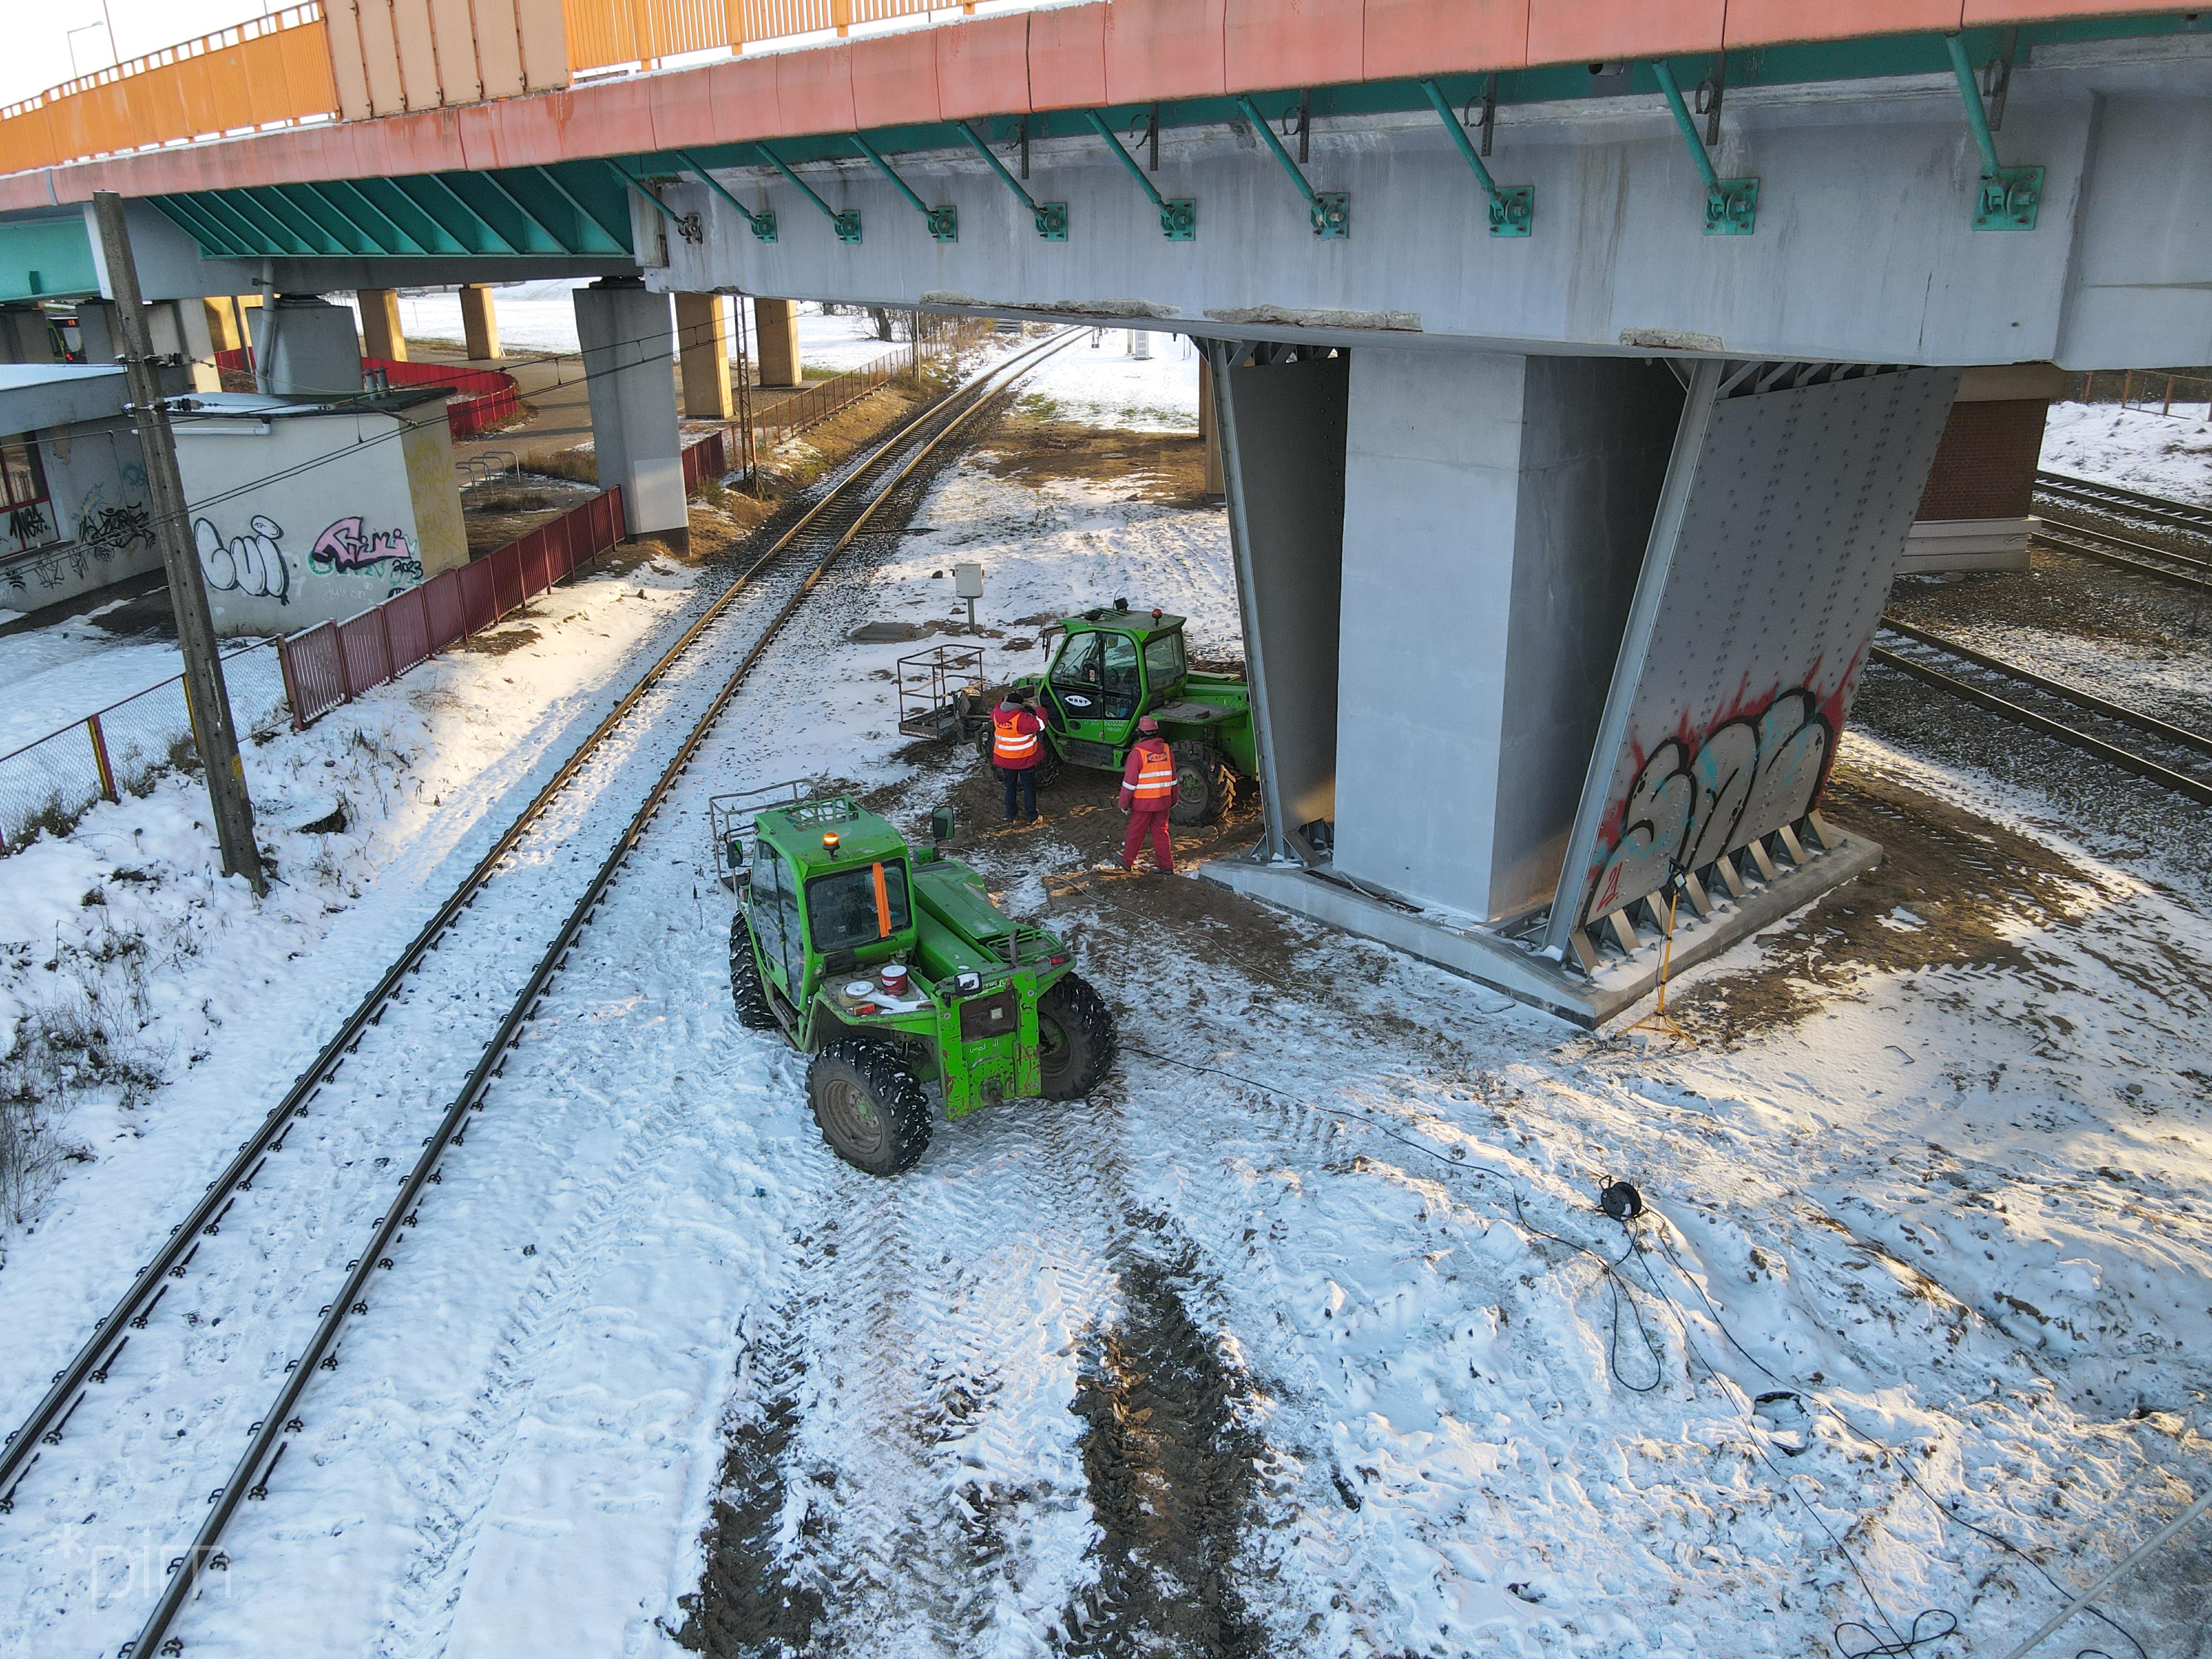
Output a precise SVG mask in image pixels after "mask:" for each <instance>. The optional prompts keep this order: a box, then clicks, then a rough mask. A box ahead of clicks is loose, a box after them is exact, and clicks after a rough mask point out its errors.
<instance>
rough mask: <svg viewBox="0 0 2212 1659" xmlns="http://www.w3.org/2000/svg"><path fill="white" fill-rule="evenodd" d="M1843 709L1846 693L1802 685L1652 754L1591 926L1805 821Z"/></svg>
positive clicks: (1593, 896) (1596, 882)
mask: <svg viewBox="0 0 2212 1659" xmlns="http://www.w3.org/2000/svg"><path fill="white" fill-rule="evenodd" d="M1848 683H1849V682H1848V677H1847V678H1846V684H1848ZM1841 702H1842V694H1841V692H1840V691H1838V692H1837V693H1835V694H1832V696H1830V697H1828V698H1826V699H1823V698H1821V697H1820V696H1818V695H1817V694H1816V693H1814V692H1813V691H1812V690H1808V689H1806V688H1804V687H1802V686H1801V687H1799V688H1797V689H1796V690H1789V691H1784V692H1781V693H1779V694H1778V695H1777V696H1773V697H1771V698H1770V699H1769V700H1768V701H1767V702H1765V704H1763V705H1761V706H1759V707H1758V708H1753V709H1750V710H1746V711H1742V712H1737V713H1734V714H1729V716H1728V717H1727V718H1725V719H1723V720H1721V721H1719V722H1718V723H1717V724H1716V725H1715V726H1712V727H1711V729H1710V730H1709V731H1707V732H1705V734H1704V735H1703V736H1702V737H1698V736H1694V735H1692V734H1688V733H1683V734H1678V735H1676V736H1674V737H1671V738H1668V739H1666V741H1664V742H1663V743H1661V744H1658V745H1657V746H1656V748H1654V749H1653V750H1651V751H1650V754H1648V755H1646V756H1644V762H1643V764H1642V765H1641V766H1640V767H1638V769H1637V772H1636V779H1635V781H1634V782H1633V783H1632V784H1631V785H1630V786H1629V789H1628V793H1627V796H1626V799H1624V800H1623V801H1622V802H1621V804H1620V809H1619V816H1618V818H1617V820H1616V822H1617V823H1618V826H1619V828H1618V833H1617V834H1616V836H1614V839H1613V850H1612V851H1611V852H1610V853H1609V854H1607V855H1606V856H1605V858H1604V860H1603V862H1602V863H1601V864H1600V865H1599V866H1598V869H1597V872H1596V875H1595V878H1594V879H1593V880H1592V882H1591V883H1590V885H1589V903H1588V904H1587V905H1585V906H1584V907H1583V916H1582V920H1583V923H1584V924H1585V925H1587V924H1588V923H1589V922H1593V921H1597V920H1599V919H1600V918H1601V917H1602V916H1604V915H1606V914H1607V912H1608V911H1612V910H1617V909H1619V908H1620V907H1621V906H1622V905H1623V904H1626V903H1628V902H1631V901H1632V900H1634V899H1638V898H1640V897H1642V896H1644V894H1646V893H1650V892H1656V891H1657V890H1659V888H1661V887H1662V886H1663V885H1664V884H1665V883H1666V880H1667V878H1668V874H1669V872H1672V871H1673V870H1674V869H1677V868H1679V869H1683V870H1702V869H1704V868H1705V866H1708V865H1710V864H1711V863H1712V862H1713V861H1714V860H1717V859H1718V858H1720V857H1721V856H1722V855H1723V854H1726V853H1732V852H1734V851H1735V850H1736V848H1740V847H1742V846H1744V845H1746V844H1747V842H1752V841H1753V840H1755V839H1757V838H1758V837H1759V836H1762V835H1765V834H1767V833H1768V832H1770V831H1771V830H1773V829H1778V828H1779V827H1780V826H1781V825H1783V824H1785V823H1795V822H1796V820H1797V819H1799V818H1801V817H1804V816H1805V814H1806V813H1807V812H1808V811H1811V810H1812V806H1813V803H1814V799H1816V797H1817V796H1818V794H1819V792H1820V784H1821V782H1822V781H1823V780H1824V779H1825V778H1826V775H1827V769H1828V757H1829V756H1830V754H1831V753H1832V751H1833V750H1834V748H1835V741H1836V728H1837V726H1838V723H1839V712H1840V705H1841Z"/></svg>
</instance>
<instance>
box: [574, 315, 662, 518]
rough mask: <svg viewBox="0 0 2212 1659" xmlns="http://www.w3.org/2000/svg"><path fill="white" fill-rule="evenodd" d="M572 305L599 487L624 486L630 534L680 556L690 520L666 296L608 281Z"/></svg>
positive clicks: (624, 499) (625, 514)
mask: <svg viewBox="0 0 2212 1659" xmlns="http://www.w3.org/2000/svg"><path fill="white" fill-rule="evenodd" d="M575 306H576V337H577V340H578V342H579V343H580V344H581V345H582V347H583V350H584V373H585V375H586V377H587V379H588V380H589V382H590V386H591V406H592V450H593V452H594V453H596V454H597V456H598V458H599V483H601V484H602V485H616V484H618V485H620V486H621V487H622V492H623V514H624V516H625V519H626V521H627V523H628V526H629V533H630V534H631V535H632V536H647V535H651V536H658V537H659V538H661V539H662V540H663V541H665V542H667V543H669V544H671V545H672V546H674V547H676V548H678V550H683V549H685V548H688V547H689V546H690V541H691V529H690V525H691V519H690V506H689V503H688V502H686V501H685V500H684V459H683V453H682V451H681V449H680V448H679V447H678V435H677V425H676V391H675V383H674V380H673V377H672V376H671V374H670V372H669V359H670V358H671V356H673V355H674V351H675V340H674V335H673V331H672V330H671V327H670V325H669V315H668V296H667V295H665V294H654V293H649V292H647V289H646V287H645V285H644V283H641V281H639V280H638V279H637V278H636V277H635V276H609V277H604V278H602V279H601V280H600V281H599V282H596V283H592V285H591V286H590V287H589V288H580V289H577V290H576V295H575Z"/></svg>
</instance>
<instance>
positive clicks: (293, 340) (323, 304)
mask: <svg viewBox="0 0 2212 1659" xmlns="http://www.w3.org/2000/svg"><path fill="white" fill-rule="evenodd" d="M246 325H247V326H248V327H250V328H251V329H252V331H253V378H254V381H255V383H256V384H257V385H258V386H259V387H260V389H261V390H262V391H264V392H271V393H275V394H277V395H279V396H299V397H304V398H343V397H349V396H351V395H353V394H354V393H356V392H359V391H360V390H361V341H360V337H358V336H357V335H356V334H355V332H354V327H353V313H351V312H350V311H348V310H347V309H346V308H345V307H343V306H338V305H332V304H331V302H330V301H328V300H325V299H324V298H323V297H322V296H321V295H319V294H280V295H277V296H276V301H274V303H272V304H268V305H264V306H263V307H261V308H260V309H259V310H258V311H251V312H248V313H246Z"/></svg>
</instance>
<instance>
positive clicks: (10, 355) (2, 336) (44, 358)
mask: <svg viewBox="0 0 2212 1659" xmlns="http://www.w3.org/2000/svg"><path fill="white" fill-rule="evenodd" d="M57 361H58V359H57V358H56V356H55V355H54V337H53V330H52V328H50V327H49V326H47V324H46V313H45V312H43V311H41V310H40V309H39V307H36V306H0V363H41V364H44V363H51V362H57Z"/></svg>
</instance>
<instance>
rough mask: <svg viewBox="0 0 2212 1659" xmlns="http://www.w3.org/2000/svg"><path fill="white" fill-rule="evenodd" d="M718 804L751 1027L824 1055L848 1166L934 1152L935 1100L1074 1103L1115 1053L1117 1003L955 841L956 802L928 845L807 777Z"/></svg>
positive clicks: (714, 807)
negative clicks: (813, 789) (990, 890)
mask: <svg viewBox="0 0 2212 1659" xmlns="http://www.w3.org/2000/svg"><path fill="white" fill-rule="evenodd" d="M708 812H709V817H710V822H711V829H712V834H713V837H714V866H715V873H716V874H717V875H718V876H719V877H720V878H721V880H722V883H723V884H724V885H725V886H726V887H728V888H729V889H730V890H732V892H734V893H735V894H736V896H737V901H738V913H737V915H736V916H735V917H733V918H732V921H731V922H730V994H731V996H732V999H733V1000H735V1002H736V1004H737V1011H738V1023H739V1024H742V1025H744V1026H745V1027H747V1028H748V1029H750V1030H759V1031H767V1030H781V1032H782V1033H783V1035H784V1036H785V1038H786V1039H787V1041H788V1042H790V1043H791V1044H792V1046H793V1048H798V1049H799V1050H801V1051H802V1052H804V1053H806V1054H811V1055H812V1056H813V1060H812V1061H811V1064H810V1065H809V1066H808V1067H807V1072H806V1093H807V1097H808V1100H809V1102H810V1103H811V1105H812V1106H813V1109H814V1121H815V1122H816V1124H817V1125H818V1126H819V1127H820V1128H821V1131H822V1138H823V1140H825V1141H826V1142H828V1143H829V1147H830V1149H831V1150H832V1151H833V1152H836V1154H837V1155H838V1156H839V1157H840V1158H843V1159H844V1160H845V1161H846V1162H847V1163H848V1164H854V1166H856V1167H857V1168H860V1169H862V1170H866V1171H867V1172H868V1173H869V1174H871V1175H878V1176H892V1175H896V1174H898V1173H899V1172H900V1171H901V1170H906V1169H908V1168H910V1167H911V1166H912V1165H913V1164H914V1163H915V1161H916V1160H917V1159H918V1158H921V1154H922V1152H923V1151H924V1150H925V1149H926V1148H927V1146H928V1145H929V1135H930V1128H931V1124H932V1121H933V1115H934V1113H933V1104H936V1103H941V1105H942V1106H943V1109H944V1111H945V1115H946V1116H947V1117H952V1118H959V1117H964V1116H966V1115H968V1114H969V1113H970V1112H972V1111H974V1110H975V1109H976V1108H977V1107H979V1106H982V1105H986V1104H995V1103H999V1102H1000V1101H1005V1100H1011V1099H1022V1098H1028V1097H1036V1096H1042V1097H1045V1098H1047V1099H1048V1100H1072V1099H1074V1098H1076V1097H1079V1096H1080V1095H1082V1094H1084V1093H1085V1092H1086V1091H1089V1090H1090V1089H1091V1087H1092V1086H1093V1085H1096V1084H1097V1081H1098V1079H1100V1078H1102V1077H1103V1076H1104V1075H1105V1073H1106V1071H1107V1068H1108V1067H1109V1066H1111V1065H1112V1064H1113V1063H1114V1053H1115V1033H1114V1017H1113V1013H1112V1012H1111V1011H1110V1010H1109V1008H1108V1007H1107V1006H1106V1002H1105V999H1104V998H1103V997H1101V996H1100V995H1099V994H1098V993H1097V991H1095V990H1093V989H1092V988H1091V986H1090V985H1088V984H1087V983H1085V981H1084V980H1083V979H1081V978H1080V977H1079V975H1076V974H1075V973H1073V971H1071V969H1069V967H1068V963H1069V960H1070V953H1069V951H1068V950H1067V947H1066V945H1062V944H1061V943H1060V941H1059V940H1058V939H1054V937H1053V936H1052V935H1051V934H1050V933H1045V932H1043V931H1042V929H1040V928H1036V927H1028V926H1026V925H1024V924H1023V923H1021V922H1018V921H1014V920H1012V918H1011V917H1009V916H1007V915H1005V914H1003V913H1002V912H1001V911H1000V909H999V908H998V907H997V906H995V905H994V904H993V903H992V902H991V900H990V896H989V895H988V894H987V892H986V891H985V890H984V887H983V882H982V878H981V877H980V876H978V875H977V874H976V873H975V872H974V871H973V870H971V869H969V867H968V866H966V865H964V864H962V863H960V862H959V861H958V860H954V859H950V858H947V857H945V855H944V854H943V853H942V852H941V851H940V850H939V846H938V844H937V843H938V842H942V841H943V840H945V838H946V837H948V836H950V835H951V811H950V810H949V809H947V808H943V807H940V808H939V809H938V811H937V812H936V813H935V814H934V815H933V819H932V824H931V829H932V844H931V845H930V846H928V847H927V848H915V849H914V850H913V851H911V852H910V851H909V850H908V847H907V843H906V840H905V838H904V837H903V836H901V835H900V834H899V832H898V831H897V830H896V829H893V828H892V827H891V826H890V824H889V823H886V822H885V821H884V819H882V818H880V817H877V816H876V815H875V814H874V813H872V812H869V811H864V810H863V809H862V808H861V807H860V805H858V804H857V803H855V802H854V800H853V799H851V798H850V797H848V796H845V795H833V796H826V797H817V798H812V799H810V798H809V797H808V795H807V793H806V789H805V786H804V785H803V784H800V783H797V782H793V783H785V784H777V785H775V786H773V787H770V788H767V789H759V790H752V791H749V792H746V793H739V794H731V795H717V796H715V797H714V799H713V800H712V801H711V802H710V803H709V807H708ZM933 1097H935V1098H934V1102H933Z"/></svg>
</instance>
